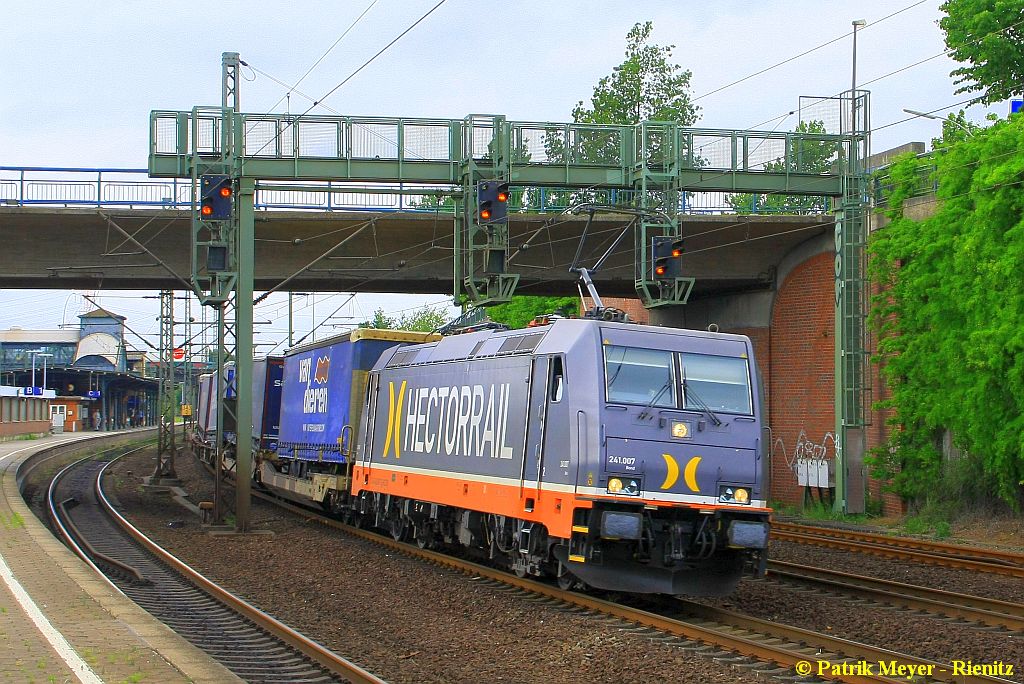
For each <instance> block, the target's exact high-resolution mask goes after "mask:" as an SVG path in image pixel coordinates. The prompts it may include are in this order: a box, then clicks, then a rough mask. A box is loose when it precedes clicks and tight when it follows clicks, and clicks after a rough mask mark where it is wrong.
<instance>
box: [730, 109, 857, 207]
mask: <svg viewBox="0 0 1024 684" xmlns="http://www.w3.org/2000/svg"><path fill="white" fill-rule="evenodd" d="M794 132H795V133H808V134H812V135H813V134H821V135H824V134H825V133H826V132H827V131H826V130H825V124H824V123H823V122H821V121H801V122H800V123H799V124H798V125H797V127H796V129H795V130H794ZM838 156H839V145H838V144H837V143H835V142H830V141H826V140H803V139H800V138H793V139H792V140H791V141H790V142H789V143H788V145H787V150H786V151H785V153H784V154H783V156H782V158H779V159H775V160H773V161H770V162H767V163H766V164H765V165H764V170H765V171H767V172H771V173H786V172H795V171H799V172H800V173H825V172H826V171H828V170H829V167H830V166H832V164H833V163H834V162H835V161H836V159H837V158H838ZM725 201H726V202H727V203H728V204H729V206H731V207H732V208H733V210H735V212H736V213H737V214H753V213H770V214H820V213H824V212H825V211H827V209H828V205H827V201H828V200H827V198H825V197H817V196H814V195H767V194H756V193H755V194H751V193H740V194H736V195H728V196H726V198H725Z"/></svg>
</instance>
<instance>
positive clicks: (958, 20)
mask: <svg viewBox="0 0 1024 684" xmlns="http://www.w3.org/2000/svg"><path fill="white" fill-rule="evenodd" d="M939 9H941V10H942V11H943V12H945V13H946V16H944V17H942V19H940V20H939V28H941V29H942V31H943V32H944V33H945V34H946V47H947V48H949V49H950V50H951V52H950V57H952V58H953V59H955V60H956V61H957V62H960V63H962V64H965V65H966V66H962V67H959V68H957V69H954V70H953V71H952V72H950V76H953V77H954V79H955V83H956V84H957V85H958V86H959V88H958V89H957V91H956V92H958V93H974V92H979V91H980V93H981V94H980V95H978V96H977V98H975V101H976V102H984V103H987V104H991V103H993V102H1000V101H1002V100H1005V99H1008V98H1009V97H1011V96H1013V95H1018V94H1020V93H1021V92H1022V91H1024V24H1022V21H1024V11H1022V10H1021V4H1020V0H946V2H944V3H943V4H942V5H941V6H940V7H939Z"/></svg>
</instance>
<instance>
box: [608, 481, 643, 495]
mask: <svg viewBox="0 0 1024 684" xmlns="http://www.w3.org/2000/svg"><path fill="white" fill-rule="evenodd" d="M608 493H609V494H625V495H626V496H637V495H639V494H640V480H639V479H638V478H635V477H610V478H608Z"/></svg>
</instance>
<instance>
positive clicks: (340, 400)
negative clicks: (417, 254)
mask: <svg viewBox="0 0 1024 684" xmlns="http://www.w3.org/2000/svg"><path fill="white" fill-rule="evenodd" d="M274 363H276V362H269V361H268V362H267V363H265V364H263V365H261V366H260V368H261V369H262V372H263V373H264V377H263V378H262V379H260V378H255V379H254V383H255V384H261V386H262V387H263V390H264V391H263V392H262V393H261V394H255V393H254V394H255V396H256V400H257V402H259V403H260V404H261V406H260V407H258V408H255V407H254V415H257V416H259V417H260V418H259V420H255V419H254V421H253V422H254V429H253V435H252V438H253V440H254V445H256V446H257V447H258V456H257V458H256V459H255V461H256V465H255V469H254V478H255V480H256V481H257V482H258V483H260V484H261V485H262V486H264V487H267V488H270V489H273V490H274V491H276V492H278V493H279V494H280V495H282V496H285V497H288V498H291V499H294V500H298V501H303V502H307V503H315V504H318V505H320V506H322V507H323V508H324V509H326V510H328V511H330V512H331V513H333V514H336V515H339V516H341V517H343V518H346V519H348V520H350V521H352V522H354V523H357V524H363V525H366V526H372V527H376V528H381V529H383V530H386V531H388V532H390V534H391V535H393V536H394V537H395V538H396V539H408V540H414V541H415V542H416V543H417V544H418V545H420V546H423V547H431V546H457V547H463V548H465V549H471V550H473V551H474V552H476V553H478V554H481V555H483V556H484V557H486V558H489V559H491V560H492V561H493V562H495V563H498V564H500V565H504V566H506V567H508V568H509V569H511V570H513V571H515V572H516V573H517V574H518V575H520V576H526V575H534V576H545V577H551V578H554V579H556V580H557V581H558V583H559V585H561V586H563V587H573V586H577V587H586V586H589V587H594V588H599V589H606V590H615V591H628V592H638V593H665V594H676V595H679V594H685V595H697V596H710V595H722V594H726V593H728V592H730V591H732V589H733V588H734V587H735V586H736V583H737V582H738V581H739V579H740V577H741V576H742V575H743V574H744V573H745V572H751V573H753V574H754V575H763V574H764V571H765V564H766V561H767V557H766V552H767V545H768V531H769V514H770V510H769V509H768V508H767V507H766V502H765V497H766V474H767V473H766V471H767V455H766V449H767V446H768V445H767V443H766V440H765V437H764V432H763V430H762V426H763V420H764V416H763V411H762V401H761V396H760V391H759V389H760V382H759V374H758V370H757V366H756V363H755V360H754V355H753V348H752V345H751V342H750V340H749V339H748V338H747V337H745V336H742V335H731V334H724V333H711V332H703V331H694V330H681V329H673V328H661V327H653V326H644V325H635V324H630V323H618V322H607V321H601V320H594V319H585V318H584V319H560V320H555V321H553V322H551V323H549V324H547V325H541V326H537V327H531V328H527V329H523V330H503V331H500V330H483V331H480V332H473V333H467V334H461V335H452V336H448V337H444V338H440V339H438V336H436V335H434V336H427V335H424V334H421V333H407V332H399V331H387V330H357V331H355V332H352V333H350V334H347V335H344V336H340V337H337V338H332V339H329V340H324V341H322V342H318V343H317V344H315V345H308V346H305V347H300V348H297V349H293V350H290V351H289V352H288V353H287V354H286V355H285V357H284V359H283V375H282V376H281V382H280V385H281V387H280V393H279V399H274V397H273V396H272V395H273V394H274V391H276V387H275V385H274V381H273V380H271V379H268V378H269V376H268V375H267V372H268V369H272V368H274V367H275V366H274ZM214 385H215V380H214V379H211V378H207V379H206V384H205V389H204V391H213V387H214ZM275 401H276V402H277V404H275V403H274V402H275ZM275 405H278V406H279V407H280V412H279V415H280V421H278V422H277V423H275V421H274V420H272V419H270V420H268V418H269V417H272V416H273V415H274V408H273V407H274V406H275ZM278 423H279V426H280V427H279V429H278V431H277V432H273V430H274V429H275V426H276V425H277V424H278ZM198 441H199V442H200V446H199V449H200V451H203V450H204V449H205V453H209V452H210V449H209V440H208V438H206V439H205V440H204V439H199V440H198ZM204 445H205V446H204Z"/></svg>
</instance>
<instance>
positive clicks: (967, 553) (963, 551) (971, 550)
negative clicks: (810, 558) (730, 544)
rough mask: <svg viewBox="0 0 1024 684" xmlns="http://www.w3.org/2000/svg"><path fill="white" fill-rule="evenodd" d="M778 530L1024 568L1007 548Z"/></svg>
mask: <svg viewBox="0 0 1024 684" xmlns="http://www.w3.org/2000/svg"><path fill="white" fill-rule="evenodd" d="M776 529H778V530H780V531H787V532H803V533H806V534H814V535H818V536H822V537H837V538H841V539H853V540H857V541H863V542H867V543H871V544H879V545H883V546H893V547H896V548H901V549H914V550H917V551H925V552H928V553H933V554H936V555H948V556H952V557H956V558H966V559H969V560H977V561H983V562H987V563H1004V564H1006V565H1015V566H1021V567H1024V553H1018V552H1015V551H1005V550H1003V549H990V548H982V547H976V546H964V545H963V544H950V543H948V542H937V541H930V540H927V539H914V538H913V537H899V536H894V535H889V534H880V533H875V532H863V531H860V530H844V529H841V528H835V527H820V526H814V525H801V524H797V523H789V522H782V521H773V522H772V531H773V532H774V531H775V530H776Z"/></svg>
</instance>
